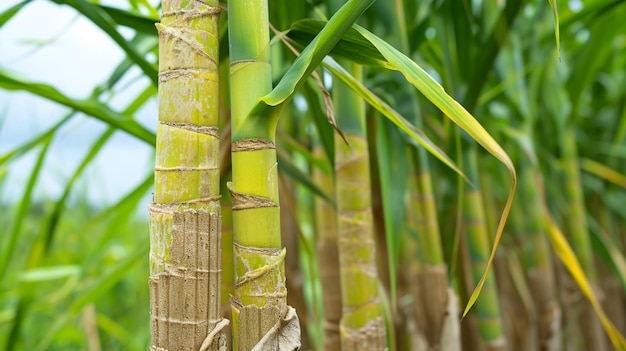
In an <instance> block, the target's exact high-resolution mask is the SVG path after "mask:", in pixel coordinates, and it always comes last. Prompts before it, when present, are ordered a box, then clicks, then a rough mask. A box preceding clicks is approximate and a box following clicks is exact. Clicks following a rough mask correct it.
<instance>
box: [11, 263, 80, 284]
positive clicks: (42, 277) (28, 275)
mask: <svg viewBox="0 0 626 351" xmlns="http://www.w3.org/2000/svg"><path fill="white" fill-rule="evenodd" d="M80 271H81V269H80V266H78V265H67V266H52V267H41V268H35V269H29V270H27V271H24V272H22V273H20V274H19V280H20V281H21V282H25V283H26V282H28V283H32V282H43V281H47V280H56V279H64V278H68V277H75V276H78V275H79V274H80Z"/></svg>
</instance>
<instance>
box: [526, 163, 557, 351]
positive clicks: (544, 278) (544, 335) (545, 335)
mask: <svg viewBox="0 0 626 351" xmlns="http://www.w3.org/2000/svg"><path fill="white" fill-rule="evenodd" d="M520 173H521V175H520V178H521V183H522V186H521V189H523V192H522V194H521V196H522V199H523V203H524V204H525V205H526V206H525V207H524V211H525V213H526V216H525V222H526V225H525V226H524V228H525V230H526V232H525V233H524V234H523V237H524V239H525V242H526V250H525V251H526V253H527V255H526V256H527V263H528V264H527V266H528V267H527V271H528V277H529V280H530V287H531V293H532V296H533V300H534V302H535V308H536V310H535V314H536V318H535V320H536V326H535V328H536V330H537V345H536V349H537V350H542V351H559V350H561V333H562V330H561V315H562V313H561V306H560V304H559V302H558V301H557V299H556V290H557V287H556V285H555V281H556V280H555V274H554V263H553V259H552V252H551V248H550V244H549V243H548V240H547V238H546V235H545V230H544V229H543V228H544V226H543V213H542V206H541V196H540V194H539V193H538V189H542V188H543V186H542V185H540V184H538V182H541V178H539V177H541V175H540V174H539V173H538V172H536V170H534V169H533V168H532V167H530V166H528V165H526V166H524V167H522V168H521V171H520Z"/></svg>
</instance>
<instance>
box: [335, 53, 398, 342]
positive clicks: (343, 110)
mask: <svg viewBox="0 0 626 351" xmlns="http://www.w3.org/2000/svg"><path fill="white" fill-rule="evenodd" d="M344 65H345V66H346V67H349V69H348V70H349V71H350V72H351V74H352V75H353V76H354V77H356V78H357V79H361V78H362V71H361V68H360V67H359V66H358V65H356V64H353V63H349V62H344ZM333 100H334V108H335V115H336V116H337V117H338V123H339V128H340V129H341V130H342V131H343V132H344V135H345V138H346V140H345V141H344V140H343V139H342V138H341V136H339V135H338V134H336V136H335V174H336V197H337V212H338V236H339V264H340V274H341V276H340V280H341V301H342V305H343V314H342V317H341V322H340V330H341V348H342V350H344V351H352V350H354V351H356V350H384V349H386V344H387V341H386V331H385V325H384V321H383V312H382V304H381V300H380V297H379V294H378V275H377V270H376V247H375V244H374V233H373V219H372V199H371V194H370V170H369V156H368V155H369V154H368V149H367V138H366V130H365V129H366V128H365V105H364V102H363V100H362V99H360V98H359V97H358V95H357V94H355V93H354V92H353V91H352V90H351V89H350V88H348V87H347V86H346V85H344V84H343V83H341V82H340V81H339V80H335V81H334V82H333Z"/></svg>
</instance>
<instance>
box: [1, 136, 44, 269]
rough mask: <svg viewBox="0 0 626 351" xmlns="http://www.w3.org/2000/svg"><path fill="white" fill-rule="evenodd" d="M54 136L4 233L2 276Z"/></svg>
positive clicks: (42, 152) (34, 169)
mask: <svg viewBox="0 0 626 351" xmlns="http://www.w3.org/2000/svg"><path fill="white" fill-rule="evenodd" d="M52 139H53V136H52V135H50V136H48V137H47V138H46V139H45V141H44V144H43V147H42V148H41V152H40V153H39V157H38V158H37V162H36V163H35V167H34V168H33V170H32V172H31V174H30V178H29V179H28V183H27V184H26V188H25V190H24V195H22V200H21V201H20V204H19V206H18V209H17V214H16V216H15V219H14V223H13V226H12V228H11V229H10V230H9V231H8V234H6V235H3V238H2V239H3V240H2V244H3V245H2V251H1V252H0V253H1V255H0V277H5V276H6V272H7V270H8V269H9V264H10V259H11V257H13V256H14V255H15V254H17V252H16V248H17V241H18V236H19V234H20V232H21V230H22V225H23V224H24V221H25V219H26V216H27V215H28V210H29V208H30V205H31V202H32V195H33V189H34V188H35V185H36V184H37V180H38V179H39V176H40V175H41V170H42V168H43V163H44V160H45V159H46V156H47V155H48V148H49V147H50V144H51V143H52Z"/></svg>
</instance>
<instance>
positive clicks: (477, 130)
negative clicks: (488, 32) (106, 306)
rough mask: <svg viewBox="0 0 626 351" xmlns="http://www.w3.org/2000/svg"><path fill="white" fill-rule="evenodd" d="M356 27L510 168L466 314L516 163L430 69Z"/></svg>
mask: <svg viewBox="0 0 626 351" xmlns="http://www.w3.org/2000/svg"><path fill="white" fill-rule="evenodd" d="M354 27H355V28H356V30H357V31H358V32H359V33H360V34H361V35H363V37H364V38H365V39H367V40H369V41H370V42H371V43H372V44H373V45H374V46H375V47H376V48H377V49H378V50H379V51H380V52H381V54H382V55H383V56H384V57H385V59H387V61H388V62H389V63H390V65H392V66H393V69H395V70H398V71H400V72H401V73H402V74H403V75H404V77H405V78H406V79H407V80H408V81H409V82H410V83H411V84H413V86H415V87H416V88H417V89H418V90H419V91H420V92H421V93H422V94H424V96H425V97H426V98H427V99H428V100H429V101H430V102H432V103H433V104H434V105H435V106H437V107H438V108H439V109H440V110H441V111H442V112H443V113H444V115H445V116H446V117H448V118H449V119H451V120H452V121H453V122H454V123H456V124H457V125H458V126H459V127H461V128H462V129H463V130H464V131H465V132H467V133H468V134H469V135H470V136H471V137H472V138H473V139H474V140H475V141H476V142H478V143H479V144H480V145H481V146H482V147H484V148H485V149H486V150H487V151H489V153H491V154H492V155H493V156H494V157H495V158H497V159H498V160H499V161H500V162H502V163H503V164H504V165H505V166H506V168H507V169H508V171H509V174H510V175H511V188H510V191H509V195H508V199H507V201H506V204H505V206H504V210H503V212H502V215H501V217H500V221H499V223H498V229H497V230H496V235H495V239H494V243H493V248H492V250H491V255H490V257H489V261H488V263H487V266H486V268H485V272H484V274H483V276H482V278H481V279H480V281H479V282H478V285H477V286H476V289H475V290H474V292H473V293H472V295H471V296H470V298H469V301H468V304H467V306H466V308H465V311H464V313H463V315H464V316H465V315H466V314H467V312H469V309H470V308H471V307H472V305H473V304H474V302H476V299H477V298H478V295H479V294H480V290H481V289H482V286H483V285H484V283H485V279H486V278H487V274H488V273H489V270H490V269H491V266H492V265H493V260H494V258H495V254H496V249H497V248H498V245H499V244H500V239H501V238H502V233H503V231H504V225H505V223H506V219H507V217H508V215H509V212H510V210H511V205H512V204H513V197H514V194H515V188H516V185H517V175H516V173H515V167H514V166H513V162H512V161H511V159H510V158H509V156H508V155H507V153H506V152H505V151H504V149H502V147H501V146H500V145H499V144H498V143H497V142H496V141H495V140H494V139H493V137H492V136H491V135H490V134H489V133H488V132H487V131H486V130H485V129H484V128H483V126H482V125H480V123H478V121H477V120H476V119H475V118H474V116H472V115H471V114H470V113H469V112H467V110H466V109H465V108H463V106H461V104H459V103H458V102H457V101H456V100H454V99H453V98H452V97H451V96H450V95H448V94H447V93H446V91H445V90H444V89H443V87H442V86H441V85H439V83H437V82H436V81H435V80H434V79H433V78H432V77H431V76H430V75H429V74H428V73H426V71H424V70H423V69H422V68H421V67H420V66H418V65H417V64H416V63H415V62H413V61H412V60H411V59H409V58H408V57H406V56H405V55H404V54H402V53H401V52H399V51H398V50H396V49H395V48H393V47H392V46H391V45H389V44H387V43H386V42H385V41H384V40H382V39H380V38H378V37H376V36H375V35H374V34H372V33H370V32H369V31H367V30H366V29H364V28H362V27H360V26H358V25H355V26H354Z"/></svg>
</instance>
